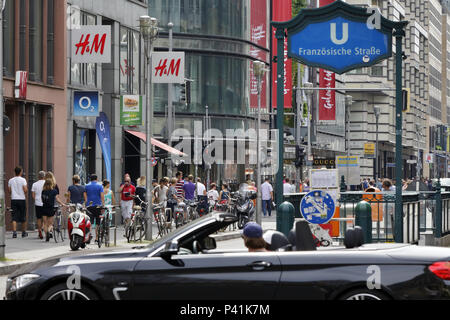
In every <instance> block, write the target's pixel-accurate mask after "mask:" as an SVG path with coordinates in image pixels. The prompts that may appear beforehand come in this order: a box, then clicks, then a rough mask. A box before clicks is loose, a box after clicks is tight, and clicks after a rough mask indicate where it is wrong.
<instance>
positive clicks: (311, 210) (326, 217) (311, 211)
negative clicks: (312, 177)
mask: <svg viewBox="0 0 450 320" xmlns="http://www.w3.org/2000/svg"><path fill="white" fill-rule="evenodd" d="M335 209H336V204H335V202H334V200H333V197H332V196H331V195H330V194H329V193H328V192H325V191H323V190H315V191H311V192H309V193H308V194H306V195H305V196H304V197H303V199H302V201H301V203H300V213H301V214H302V216H303V218H305V219H306V221H308V222H309V223H312V224H326V223H328V222H329V221H330V220H331V219H332V218H333V216H334V212H335Z"/></svg>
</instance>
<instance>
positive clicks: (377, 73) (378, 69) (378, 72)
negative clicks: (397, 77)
mask: <svg viewBox="0 0 450 320" xmlns="http://www.w3.org/2000/svg"><path fill="white" fill-rule="evenodd" d="M370 74H371V75H372V76H373V77H382V76H383V66H373V67H372V68H370Z"/></svg>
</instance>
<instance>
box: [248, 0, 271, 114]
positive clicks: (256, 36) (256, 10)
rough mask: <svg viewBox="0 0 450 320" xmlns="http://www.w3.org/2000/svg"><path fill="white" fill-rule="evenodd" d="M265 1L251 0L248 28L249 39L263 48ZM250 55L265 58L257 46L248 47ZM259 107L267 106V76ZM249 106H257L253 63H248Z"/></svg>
mask: <svg viewBox="0 0 450 320" xmlns="http://www.w3.org/2000/svg"><path fill="white" fill-rule="evenodd" d="M267 20H268V16H267V2H266V0H251V17H250V25H251V26H250V28H251V29H250V30H251V41H252V42H253V43H255V44H257V45H259V46H261V47H263V48H267V44H268V41H267ZM250 55H251V56H252V57H253V58H255V59H258V60H260V61H266V60H267V53H266V52H265V51H263V50H261V49H260V48H258V47H254V46H252V47H250ZM261 87H262V88H261V108H262V109H265V108H266V107H267V103H266V101H267V100H266V97H267V77H263V79H262V83H261ZM250 108H252V109H256V108H258V81H257V79H256V77H255V75H254V73H253V64H251V65H250Z"/></svg>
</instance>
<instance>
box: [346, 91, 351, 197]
mask: <svg viewBox="0 0 450 320" xmlns="http://www.w3.org/2000/svg"><path fill="white" fill-rule="evenodd" d="M352 104H353V97H352V96H349V95H347V96H345V110H346V113H347V189H348V190H350V180H349V177H350V172H349V165H348V161H349V160H348V158H349V157H350V107H351V106H352Z"/></svg>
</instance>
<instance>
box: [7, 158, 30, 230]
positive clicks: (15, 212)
mask: <svg viewBox="0 0 450 320" xmlns="http://www.w3.org/2000/svg"><path fill="white" fill-rule="evenodd" d="M14 173H15V177H14V178H12V179H10V180H9V181H8V191H9V194H10V195H11V211H12V224H13V238H17V223H20V224H21V227H22V238H26V237H28V233H27V232H26V231H25V230H26V223H25V221H26V219H27V205H26V197H25V194H26V193H27V192H28V186H27V180H25V178H23V177H22V173H23V169H22V167H19V166H17V167H16V168H15V169H14Z"/></svg>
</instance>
